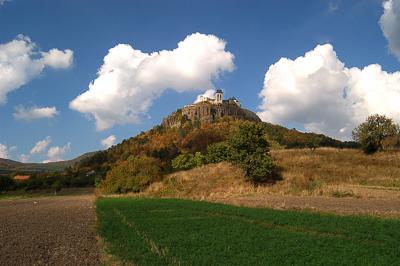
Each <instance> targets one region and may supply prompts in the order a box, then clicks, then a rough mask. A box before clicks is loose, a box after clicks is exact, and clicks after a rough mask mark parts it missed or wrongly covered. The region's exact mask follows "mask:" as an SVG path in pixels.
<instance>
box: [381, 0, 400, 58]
mask: <svg viewBox="0 0 400 266" xmlns="http://www.w3.org/2000/svg"><path fill="white" fill-rule="evenodd" d="M380 25H381V29H382V32H383V35H384V36H385V37H386V39H387V40H388V42H389V49H390V51H391V52H392V53H393V54H394V55H395V56H397V58H398V59H400V0H386V1H384V2H383V15H382V16H381V19H380Z"/></svg>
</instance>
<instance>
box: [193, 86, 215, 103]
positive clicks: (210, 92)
mask: <svg viewBox="0 0 400 266" xmlns="http://www.w3.org/2000/svg"><path fill="white" fill-rule="evenodd" d="M214 96H215V90H214V89H209V90H206V91H205V92H204V93H202V94H200V95H197V97H196V100H195V101H194V103H198V102H200V98H201V97H206V98H210V99H214Z"/></svg>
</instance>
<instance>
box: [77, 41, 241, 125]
mask: <svg viewBox="0 0 400 266" xmlns="http://www.w3.org/2000/svg"><path fill="white" fill-rule="evenodd" d="M225 46H226V43H225V41H223V40H221V39H219V38H217V37H216V36H214V35H204V34H200V33H194V34H192V35H189V36H187V37H186V38H185V39H184V40H183V41H181V42H179V43H178V47H177V48H175V49H174V50H163V51H160V52H154V53H143V52H142V51H140V50H137V49H135V48H134V47H132V46H131V45H128V44H118V45H117V46H115V47H113V48H111V49H110V50H109V51H108V54H107V55H106V56H105V57H104V62H103V65H102V66H101V67H100V70H99V71H98V77H97V78H96V79H95V80H94V81H92V82H91V83H90V84H89V89H88V90H87V91H86V92H84V93H82V94H81V95H79V96H78V97H77V98H75V99H74V100H73V101H71V103H70V108H71V109H74V110H76V111H79V112H82V113H85V114H89V115H90V116H91V117H93V118H94V119H95V121H96V127H97V129H98V130H104V129H107V128H110V127H112V126H113V125H115V124H128V123H137V122H139V121H140V118H141V117H142V116H143V115H145V114H146V112H147V111H148V109H149V108H150V106H151V105H152V103H153V101H154V100H155V99H156V98H157V97H159V96H160V95H161V94H162V93H163V92H164V91H165V90H166V89H172V90H175V91H177V92H185V91H195V90H197V91H204V90H205V88H212V87H214V86H213V84H212V80H213V79H215V78H218V77H219V75H220V74H221V73H222V72H224V71H232V70H233V69H234V63H233V59H234V56H233V54H231V53H230V52H228V51H225Z"/></svg>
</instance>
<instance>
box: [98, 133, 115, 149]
mask: <svg viewBox="0 0 400 266" xmlns="http://www.w3.org/2000/svg"><path fill="white" fill-rule="evenodd" d="M116 141H117V138H116V137H115V136H114V135H110V136H108V137H107V138H105V139H102V140H101V145H103V147H104V148H106V149H108V148H110V147H111V146H112V145H114V144H115V142H116Z"/></svg>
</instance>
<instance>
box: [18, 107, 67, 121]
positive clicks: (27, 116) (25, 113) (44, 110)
mask: <svg viewBox="0 0 400 266" xmlns="http://www.w3.org/2000/svg"><path fill="white" fill-rule="evenodd" d="M58 114H59V112H58V111H57V109H56V107H54V106H53V107H36V106H34V107H24V106H21V105H20V106H17V107H15V113H13V116H14V118H15V119H17V120H33V119H40V118H53V117H55V116H56V115H58Z"/></svg>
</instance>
